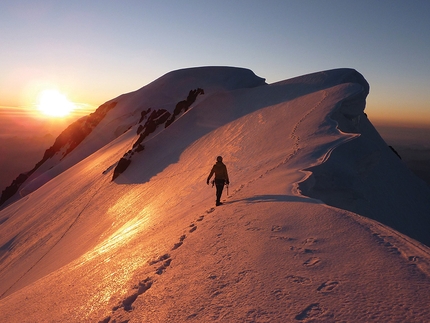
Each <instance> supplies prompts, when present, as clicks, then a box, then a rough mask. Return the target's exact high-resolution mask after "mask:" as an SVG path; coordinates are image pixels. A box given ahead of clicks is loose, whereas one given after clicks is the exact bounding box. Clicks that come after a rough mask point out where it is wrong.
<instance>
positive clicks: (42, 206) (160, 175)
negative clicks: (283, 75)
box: [0, 67, 430, 322]
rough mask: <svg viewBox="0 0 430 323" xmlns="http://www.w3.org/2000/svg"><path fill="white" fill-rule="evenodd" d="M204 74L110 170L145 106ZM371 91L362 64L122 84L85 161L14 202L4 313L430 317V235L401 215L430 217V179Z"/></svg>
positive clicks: (145, 317) (172, 318) (168, 101)
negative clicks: (210, 182)
mask: <svg viewBox="0 0 430 323" xmlns="http://www.w3.org/2000/svg"><path fill="white" fill-rule="evenodd" d="M197 87H200V88H203V89H204V90H205V94H204V95H202V96H199V97H198V98H197V100H196V101H195V102H194V104H193V105H192V106H191V108H190V109H189V110H188V111H186V112H185V113H184V114H183V115H182V116H180V117H179V118H177V119H176V121H175V122H174V123H173V124H171V125H170V126H169V127H167V128H158V130H157V131H155V132H154V133H152V134H151V135H150V136H149V137H148V138H146V139H145V141H144V142H143V144H144V146H145V149H144V150H143V151H141V152H139V153H135V154H134V155H133V157H132V159H131V164H130V166H129V167H128V168H127V169H126V170H125V171H124V172H123V173H122V174H121V175H120V176H119V177H118V178H116V179H115V180H114V181H112V173H113V171H114V168H115V166H116V165H117V162H118V160H119V159H120V158H121V157H122V156H124V153H126V152H127V151H129V150H130V148H131V146H132V144H133V143H134V142H135V141H136V139H137V136H138V135H137V133H136V130H137V129H136V128H137V127H138V123H139V122H138V121H139V120H137V121H136V118H137V119H138V118H139V114H140V112H141V111H142V110H144V109H147V108H148V106H149V105H151V106H152V107H153V108H154V109H156V108H162V107H164V108H165V107H168V109H169V111H173V108H174V103H175V102H178V101H179V100H182V99H184V98H185V97H186V95H187V93H188V91H189V90H192V89H194V88H197ZM368 91H369V86H368V84H367V82H366V81H365V80H364V78H363V77H362V76H361V75H360V74H359V73H357V72H356V71H354V70H351V69H338V70H331V71H325V72H319V73H315V74H310V75H305V76H301V77H297V78H294V79H290V80H286V81H283V82H278V83H275V84H265V83H264V81H263V80H262V79H261V78H259V77H257V76H255V75H254V74H253V73H252V72H250V71H249V70H243V69H236V68H218V67H210V68H197V69H187V70H181V71H175V72H172V73H169V74H167V75H165V76H163V77H161V78H160V79H158V80H156V81H154V82H153V83H151V84H149V85H148V86H146V87H144V88H142V89H141V90H138V91H136V92H134V93H131V94H126V95H124V96H121V97H119V98H116V99H114V100H117V101H118V102H117V104H116V106H115V108H114V109H112V110H111V111H110V112H109V113H108V114H107V115H106V117H105V119H103V120H102V122H100V124H99V125H98V126H97V127H96V128H95V129H94V130H93V131H92V132H91V134H90V135H89V136H88V137H87V138H86V139H85V140H84V141H83V142H82V143H81V145H82V146H81V145H80V146H78V147H77V148H76V149H75V150H74V151H73V152H72V153H71V154H70V155H72V154H74V155H75V156H81V157H82V158H83V157H85V158H84V159H80V158H78V157H75V158H76V161H77V162H76V163H74V166H72V165H70V167H64V165H65V164H63V165H62V166H61V167H64V168H63V170H64V169H65V170H64V171H63V170H62V172H59V173H58V174H55V175H56V176H55V177H54V176H51V177H49V178H52V179H50V180H49V181H43V180H41V181H40V182H39V183H40V184H42V183H44V185H43V186H41V185H35V186H34V189H29V191H28V192H29V194H28V195H26V196H25V197H23V198H22V199H21V200H19V201H18V202H16V203H14V204H12V205H10V206H9V207H7V208H6V209H4V210H2V211H1V212H0V232H1V235H0V294H1V299H0V312H1V313H2V314H1V316H2V320H4V321H5V322H36V321H37V322H98V321H101V322H185V321H190V322H211V321H214V322H300V321H303V322H338V321H347V322H351V321H353V322H427V321H429V320H430V309H429V308H428V304H429V303H430V292H429V290H430V252H429V248H428V247H426V246H425V245H424V244H422V243H420V242H418V241H417V240H414V239H412V238H410V237H409V236H407V235H405V234H402V233H400V232H399V231H396V230H394V229H393V228H392V227H394V226H396V225H398V226H400V228H397V230H400V229H402V228H405V229H406V233H408V234H409V235H413V234H415V232H417V236H416V237H415V239H419V238H421V237H422V232H428V231H429V229H430V226H429V222H428V215H429V214H430V206H429V201H430V192H429V189H428V187H426V186H423V185H422V184H423V183H422V182H421V181H420V180H418V179H417V178H416V177H414V176H413V175H412V174H411V173H410V172H409V171H408V170H407V169H406V167H405V166H404V165H403V164H402V163H401V162H400V161H399V160H398V158H397V157H396V155H395V154H394V153H392V151H391V150H390V149H389V148H388V147H387V145H386V144H385V143H384V142H383V140H382V139H381V138H380V137H379V135H378V134H377V133H376V131H375V130H374V129H373V127H372V125H371V124H370V122H369V121H368V120H367V118H366V116H365V114H364V112H363V110H364V107H365V98H366V96H367V94H368ZM118 129H121V131H116V130H118ZM127 129H128V130H127ZM124 131H125V132H124ZM122 132H124V133H122ZM120 133H122V134H120ZM99 137H100V138H102V141H103V144H101V143H100V142H98V138H99ZM89 151H92V152H91V153H88V152H89ZM217 155H222V156H223V157H224V161H225V163H226V164H227V167H228V169H229V174H230V177H231V185H230V187H229V192H228V195H227V192H225V194H224V197H225V205H223V206H221V207H217V208H215V207H213V206H214V204H215V203H214V202H215V193H214V189H213V188H211V187H210V186H206V183H205V181H206V177H207V175H208V173H209V171H210V168H211V166H212V164H213V162H214V159H215V157H216V156H217ZM70 158H71V157H70ZM64 160H65V159H64ZM59 165H61V163H60V164H59ZM394 173H395V174H396V176H397V177H395V179H394V178H392V174H394ZM36 180H37V178H36ZM37 187H39V188H38V189H36V188H37ZM30 192H31V193H30ZM400 206H403V207H400ZM390 220H392V223H388V225H389V226H387V225H384V224H382V223H381V222H383V221H390ZM424 238H425V237H424Z"/></svg>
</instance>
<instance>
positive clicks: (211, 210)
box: [206, 207, 215, 214]
mask: <svg viewBox="0 0 430 323" xmlns="http://www.w3.org/2000/svg"><path fill="white" fill-rule="evenodd" d="M213 211H215V208H214V207H211V208H210V209H208V210H206V213H207V214H209V213H212V212H213Z"/></svg>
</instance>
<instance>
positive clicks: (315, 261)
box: [303, 257, 321, 267]
mask: <svg viewBox="0 0 430 323" xmlns="http://www.w3.org/2000/svg"><path fill="white" fill-rule="evenodd" d="M320 261H321V259H320V258H318V257H311V258H309V259H308V260H306V261H305V262H304V263H303V266H305V267H313V266H315V265H317V264H319V263H320Z"/></svg>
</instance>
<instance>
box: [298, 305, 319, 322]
mask: <svg viewBox="0 0 430 323" xmlns="http://www.w3.org/2000/svg"><path fill="white" fill-rule="evenodd" d="M323 312H324V311H323V309H322V308H321V307H320V304H319V303H313V304H310V305H309V306H308V307H306V308H305V309H304V310H303V311H301V312H300V313H299V314H297V315H296V320H298V321H303V320H306V319H310V318H316V317H318V316H320V315H321V314H322V313H323Z"/></svg>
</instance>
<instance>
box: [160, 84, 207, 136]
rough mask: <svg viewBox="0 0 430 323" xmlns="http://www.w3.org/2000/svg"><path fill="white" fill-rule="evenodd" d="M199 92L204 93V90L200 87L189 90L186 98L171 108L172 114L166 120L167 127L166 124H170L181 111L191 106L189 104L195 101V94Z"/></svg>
mask: <svg viewBox="0 0 430 323" xmlns="http://www.w3.org/2000/svg"><path fill="white" fill-rule="evenodd" d="M199 94H205V92H204V90H203V89H201V88H197V89H195V90H191V91H190V93H188V97H187V99H186V100H183V101H180V102H178V104H176V107H175V110H173V114H172V115H171V116H170V118H169V119H168V120H167V121H166V125H165V127H166V128H167V127H168V126H170V124H172V122H173V121H175V118H176V117H177V116H178V115H179V114H180V113H181V112H183V113H184V112H186V111H187V110H188V108H189V107H190V106H191V104H193V103H194V102H195V101H196V99H197V96H198V95H199Z"/></svg>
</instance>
